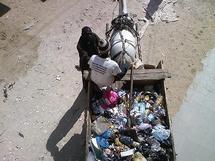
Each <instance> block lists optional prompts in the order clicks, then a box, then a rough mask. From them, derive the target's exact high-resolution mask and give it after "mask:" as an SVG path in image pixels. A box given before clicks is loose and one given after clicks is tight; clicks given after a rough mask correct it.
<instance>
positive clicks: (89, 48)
mask: <svg viewBox="0 0 215 161" xmlns="http://www.w3.org/2000/svg"><path fill="white" fill-rule="evenodd" d="M99 41H100V38H99V37H98V36H97V35H96V34H95V33H93V32H92V30H91V28H90V27H88V26H85V27H83V28H82V33H81V37H80V39H79V41H78V45H77V49H78V52H79V58H80V59H79V66H80V69H81V70H88V69H89V65H88V61H89V59H90V57H91V56H92V55H98V43H99Z"/></svg>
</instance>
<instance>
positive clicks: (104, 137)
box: [90, 89, 172, 161]
mask: <svg viewBox="0 0 215 161" xmlns="http://www.w3.org/2000/svg"><path fill="white" fill-rule="evenodd" d="M163 104H164V103H163V96H162V95H161V94H158V93H157V92H156V91H154V89H152V90H150V91H146V90H144V91H138V90H136V89H134V92H133V94H132V97H130V93H129V91H126V90H122V89H120V90H119V89H116V90H113V89H106V90H105V91H104V92H103V96H102V98H100V99H96V98H95V97H92V99H91V112H92V116H94V117H93V118H94V120H93V122H92V127H91V140H90V151H91V154H92V155H93V157H94V159H95V160H101V161H121V160H123V161H168V160H170V155H171V153H172V141H171V137H170V129H169V125H168V122H167V117H168V116H167V113H166V110H165V108H164V105H163Z"/></svg>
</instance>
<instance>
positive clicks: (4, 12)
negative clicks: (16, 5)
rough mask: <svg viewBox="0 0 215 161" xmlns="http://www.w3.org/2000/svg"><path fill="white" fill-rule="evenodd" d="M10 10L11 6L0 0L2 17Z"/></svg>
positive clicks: (0, 15)
mask: <svg viewBox="0 0 215 161" xmlns="http://www.w3.org/2000/svg"><path fill="white" fill-rule="evenodd" d="M9 10H10V7H8V6H6V5H4V4H2V3H1V2H0V17H2V16H3V15H4V14H6V13H7V12H8V11H9Z"/></svg>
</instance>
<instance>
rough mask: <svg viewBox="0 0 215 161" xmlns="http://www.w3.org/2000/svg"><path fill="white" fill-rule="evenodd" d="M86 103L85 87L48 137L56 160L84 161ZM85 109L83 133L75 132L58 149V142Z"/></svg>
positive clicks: (48, 145)
mask: <svg viewBox="0 0 215 161" xmlns="http://www.w3.org/2000/svg"><path fill="white" fill-rule="evenodd" d="M86 105H87V95H86V92H85V90H84V89H82V91H81V92H80V93H79V95H78V97H77V99H76V100H75V102H74V104H73V105H72V107H71V108H70V109H69V110H68V111H67V112H66V113H65V115H64V116H63V117H62V119H61V120H60V122H59V124H58V126H57V127H56V128H55V130H54V131H53V132H52V133H51V135H50V136H49V138H48V141H47V144H46V148H47V150H48V151H50V153H51V155H52V157H53V159H54V161H83V160H84V152H85V151H84V148H85V138H86V126H87V122H86V110H85V108H86ZM84 110H85V120H84V124H83V126H82V133H81V134H75V135H74V136H73V137H72V138H71V139H70V140H69V141H68V142H67V143H66V144H65V145H64V146H63V148H62V149H61V150H59V149H58V147H57V143H58V142H60V140H62V139H63V137H65V136H66V134H67V133H68V132H69V131H70V130H71V128H72V127H73V125H74V124H75V123H76V121H77V120H78V119H79V117H80V115H81V113H82V112H83V111H84Z"/></svg>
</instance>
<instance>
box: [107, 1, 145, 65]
mask: <svg viewBox="0 0 215 161" xmlns="http://www.w3.org/2000/svg"><path fill="white" fill-rule="evenodd" d="M107 28H108V27H107ZM106 36H107V38H108V39H109V42H110V56H111V58H112V59H113V60H115V61H116V62H117V63H118V64H119V66H120V67H121V66H122V65H123V64H127V65H128V66H129V67H130V66H131V65H132V64H134V63H135V62H136V61H137V60H139V59H141V58H140V46H139V43H138V41H139V39H138V38H139V34H138V31H137V25H135V23H134V21H133V19H132V18H131V17H129V16H128V12H127V3H126V0H119V15H118V17H117V18H115V19H113V20H112V22H111V28H110V29H107V32H106Z"/></svg>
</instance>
